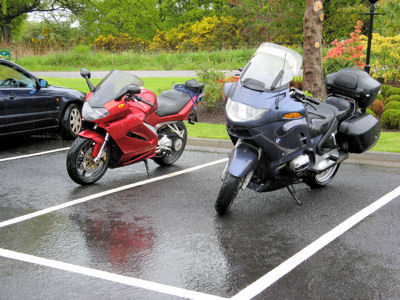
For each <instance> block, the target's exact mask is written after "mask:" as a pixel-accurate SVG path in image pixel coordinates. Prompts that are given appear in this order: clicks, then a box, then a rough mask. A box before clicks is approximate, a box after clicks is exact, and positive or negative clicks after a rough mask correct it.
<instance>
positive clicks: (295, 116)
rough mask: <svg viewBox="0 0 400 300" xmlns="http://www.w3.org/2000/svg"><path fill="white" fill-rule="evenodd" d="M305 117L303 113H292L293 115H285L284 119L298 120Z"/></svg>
mask: <svg viewBox="0 0 400 300" xmlns="http://www.w3.org/2000/svg"><path fill="white" fill-rule="evenodd" d="M302 116H303V115H302V114H301V113H298V112H291V113H287V114H286V115H284V116H283V117H284V118H285V119H298V118H301V117H302Z"/></svg>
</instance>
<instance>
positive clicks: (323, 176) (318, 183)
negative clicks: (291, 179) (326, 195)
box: [304, 164, 340, 188]
mask: <svg viewBox="0 0 400 300" xmlns="http://www.w3.org/2000/svg"><path fill="white" fill-rule="evenodd" d="M339 165H340V164H337V165H333V166H332V167H330V168H328V169H326V170H325V171H323V172H322V173H319V174H314V175H311V176H309V177H307V178H306V179H305V180H304V182H305V183H306V184H307V185H308V186H310V187H312V188H320V187H324V186H326V185H328V184H329V183H330V182H331V180H332V178H333V177H334V176H335V175H336V173H337V171H338V170H339Z"/></svg>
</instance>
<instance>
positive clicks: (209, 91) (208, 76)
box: [197, 68, 224, 110]
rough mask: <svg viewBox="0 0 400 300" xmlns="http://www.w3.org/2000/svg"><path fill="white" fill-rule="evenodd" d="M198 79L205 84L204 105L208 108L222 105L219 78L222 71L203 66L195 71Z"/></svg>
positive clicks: (217, 107) (212, 108)
mask: <svg viewBox="0 0 400 300" xmlns="http://www.w3.org/2000/svg"><path fill="white" fill-rule="evenodd" d="M197 76H198V77H199V81H201V82H204V83H205V84H206V86H205V88H204V102H203V103H204V105H205V107H206V108H207V109H208V110H215V109H219V108H222V107H223V101H222V85H223V83H222V82H221V79H222V78H223V77H224V75H223V73H222V72H220V71H216V70H214V69H209V68H203V69H202V70H201V71H199V72H197Z"/></svg>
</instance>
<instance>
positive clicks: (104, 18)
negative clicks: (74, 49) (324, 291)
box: [73, 0, 159, 40]
mask: <svg viewBox="0 0 400 300" xmlns="http://www.w3.org/2000/svg"><path fill="white" fill-rule="evenodd" d="M73 11H74V10H73ZM78 19H79V23H80V24H81V26H82V28H83V29H84V30H85V31H86V35H87V36H88V37H89V39H90V40H94V39H95V38H96V37H98V36H99V35H100V34H102V35H108V34H111V35H113V36H117V35H119V34H121V33H123V34H128V35H130V36H131V37H140V38H142V39H145V40H151V39H152V38H153V36H154V35H155V34H156V30H157V26H158V23H159V15H158V11H157V0H124V1H121V0H107V1H103V0H91V1H87V3H86V4H85V6H84V8H83V9H82V10H81V12H80V14H79V16H78Z"/></svg>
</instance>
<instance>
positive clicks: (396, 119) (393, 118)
mask: <svg viewBox="0 0 400 300" xmlns="http://www.w3.org/2000/svg"><path fill="white" fill-rule="evenodd" d="M381 124H382V126H383V127H384V128H386V129H400V109H388V110H385V111H384V112H383V114H382V118H381Z"/></svg>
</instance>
